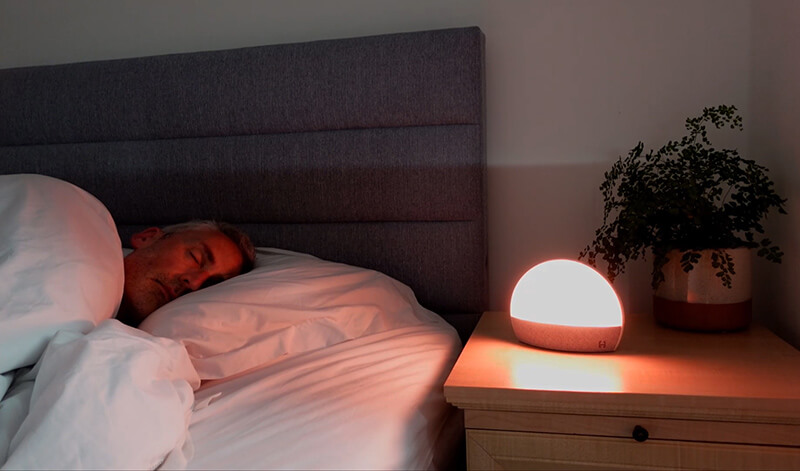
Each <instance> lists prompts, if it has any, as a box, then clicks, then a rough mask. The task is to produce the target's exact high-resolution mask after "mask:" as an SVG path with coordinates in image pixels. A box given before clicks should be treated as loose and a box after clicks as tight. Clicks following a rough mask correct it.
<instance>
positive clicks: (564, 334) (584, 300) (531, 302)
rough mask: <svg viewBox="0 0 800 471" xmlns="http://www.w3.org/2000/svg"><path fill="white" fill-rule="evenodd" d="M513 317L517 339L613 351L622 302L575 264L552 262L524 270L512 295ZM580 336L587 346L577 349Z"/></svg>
mask: <svg viewBox="0 0 800 471" xmlns="http://www.w3.org/2000/svg"><path fill="white" fill-rule="evenodd" d="M511 318H512V324H513V325H514V330H515V333H517V337H518V338H519V339H520V340H522V341H523V342H526V343H530V344H533V345H537V346H544V347H545V348H553V349H557V350H574V351H608V350H613V349H616V347H617V345H618V343H619V340H620V337H621V335H622V322H623V318H622V304H621V303H620V301H619V298H618V297H617V294H616V293H615V292H614V289H613V288H612V287H611V285H610V284H609V283H608V281H607V280H606V279H605V278H604V277H603V276H602V275H601V274H599V273H598V272H597V271H595V270H594V269H593V268H591V267H589V266H587V265H584V264H582V263H580V262H576V261H574V260H550V261H547V262H544V263H540V264H539V265H536V266H535V267H533V268H531V269H530V270H528V272H527V273H525V275H523V276H522V278H520V280H519V282H518V283H517V286H516V287H515V288H514V293H513V294H512V296H511ZM548 326H553V327H552V328H551V327H548ZM576 328H577V329H576ZM581 328H584V329H581ZM592 328H594V329H592ZM523 331H524V333H523ZM616 332H618V334H616ZM556 337H559V339H555V338H556ZM584 337H585V340H580V343H586V344H587V346H586V347H583V348H580V349H577V348H575V346H574V345H573V344H574V343H575V342H578V339H583V338H584ZM614 337H615V338H614ZM543 339H544V340H543ZM595 344H597V345H595ZM562 345H563V346H562Z"/></svg>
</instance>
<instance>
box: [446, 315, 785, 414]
mask: <svg viewBox="0 0 800 471" xmlns="http://www.w3.org/2000/svg"><path fill="white" fill-rule="evenodd" d="M445 396H446V397H447V399H448V401H450V402H451V403H453V404H455V405H457V406H459V407H462V408H465V409H484V410H516V411H546V412H563V413H586V414H612V415H617V414H625V413H635V414H637V415H646V416H657V417H681V418H687V417H688V418H692V417H698V418H716V419H721V420H748V421H751V420H755V421H766V422H776V421H777V422H785V423H797V424H800V352H798V351H797V350H796V349H795V348H794V347H792V346H791V345H789V344H787V343H786V342H784V341H783V340H781V339H779V338H778V337H777V336H775V335H774V334H773V333H771V332H770V331H768V330H767V329H765V328H763V327H761V326H758V325H753V326H752V327H751V328H750V329H748V330H746V331H742V332H735V333H724V334H705V333H687V332H680V331H676V330H671V329H667V328H663V327H660V326H658V325H657V324H656V323H655V321H654V320H653V318H652V317H651V316H646V315H629V316H627V317H626V319H625V326H624V331H623V337H622V341H621V343H620V346H619V348H618V349H617V351H616V352H613V353H590V354H586V353H565V352H556V351H550V350H543V349H538V348H535V347H531V346H528V345H526V344H523V343H521V342H519V341H518V340H517V339H516V337H515V336H514V332H513V330H512V328H511V322H510V319H509V315H508V313H503V312H489V313H485V314H484V315H483V316H482V318H481V321H480V323H479V324H478V326H477V328H476V329H475V332H474V333H473V335H472V337H470V339H469V341H468V342H467V345H466V346H465V348H464V351H463V352H462V353H461V356H460V357H459V359H458V362H457V363H456V365H455V366H454V368H453V370H452V372H451V373H450V376H449V378H448V379H447V382H446V383H445Z"/></svg>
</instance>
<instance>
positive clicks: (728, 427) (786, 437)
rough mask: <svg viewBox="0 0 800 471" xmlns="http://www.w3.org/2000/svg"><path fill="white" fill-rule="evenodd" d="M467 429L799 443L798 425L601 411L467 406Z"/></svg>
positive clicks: (688, 439) (714, 441)
mask: <svg viewBox="0 0 800 471" xmlns="http://www.w3.org/2000/svg"><path fill="white" fill-rule="evenodd" d="M464 424H465V426H466V428H469V429H483V430H503V431H516V432H540V433H559V434H576V435H591V436H598V437H608V438H627V439H629V440H633V439H634V429H636V428H637V426H638V427H639V431H644V432H646V436H644V437H641V436H640V437H639V438H640V439H642V438H644V439H646V440H677V441H687V442H709V443H728V444H730V443H734V444H744V445H775V446H793V447H797V446H798V444H800V425H787V424H763V423H747V422H717V421H711V420H702V421H701V420H677V419H658V418H634V417H609V416H601V415H575V414H549V413H536V412H505V411H484V410H467V411H465V415H464Z"/></svg>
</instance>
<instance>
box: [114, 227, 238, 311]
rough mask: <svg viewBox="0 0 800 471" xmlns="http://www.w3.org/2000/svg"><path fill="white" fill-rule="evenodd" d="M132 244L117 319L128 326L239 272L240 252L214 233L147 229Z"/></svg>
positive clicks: (224, 238)
mask: <svg viewBox="0 0 800 471" xmlns="http://www.w3.org/2000/svg"><path fill="white" fill-rule="evenodd" d="M131 245H132V246H133V248H134V251H133V252H131V253H130V254H129V255H128V256H127V257H125V288H124V291H123V295H122V304H121V306H120V309H119V313H118V314H117V319H119V320H120V321H122V322H124V323H126V324H128V325H132V326H137V325H139V323H141V322H142V321H143V320H144V319H145V318H146V317H147V316H148V315H150V313H152V312H153V311H155V310H156V309H158V308H159V307H161V306H163V305H164V304H166V303H168V302H170V301H172V300H173V299H175V298H177V297H178V296H181V295H183V294H186V293H188V292H191V291H196V290H198V289H200V288H203V287H206V286H209V285H212V284H215V283H219V282H220V281H223V280H227V279H228V278H231V277H234V276H236V275H238V274H239V273H240V272H241V269H242V262H243V259H242V254H241V252H240V251H239V248H238V247H237V246H236V244H235V243H234V242H233V241H232V240H231V239H229V238H228V237H227V236H225V234H223V233H221V232H219V231H217V230H214V229H200V230H188V231H180V232H173V233H169V234H165V233H164V232H162V231H161V230H160V229H158V228H156V227H151V228H149V229H145V230H144V231H142V232H139V233H137V234H134V235H133V237H131Z"/></svg>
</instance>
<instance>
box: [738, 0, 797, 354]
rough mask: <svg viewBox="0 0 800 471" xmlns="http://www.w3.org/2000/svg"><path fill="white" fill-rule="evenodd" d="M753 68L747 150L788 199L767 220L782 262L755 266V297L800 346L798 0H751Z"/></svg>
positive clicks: (770, 322)
mask: <svg viewBox="0 0 800 471" xmlns="http://www.w3.org/2000/svg"><path fill="white" fill-rule="evenodd" d="M752 69H753V74H752V76H753V80H752V90H751V96H750V99H751V109H752V117H753V119H752V121H753V123H754V125H753V128H752V132H751V136H752V139H751V141H750V148H749V149H750V155H751V156H752V157H753V158H755V159H758V160H759V161H760V162H762V163H763V164H764V165H767V166H768V167H769V168H770V170H771V175H772V176H773V177H774V180H775V184H776V186H777V188H778V190H779V191H780V193H782V194H783V195H784V196H786V197H788V198H789V202H788V205H787V211H788V212H789V215H788V216H781V217H780V218H772V219H771V220H770V221H768V224H767V229H768V230H769V231H770V235H771V236H773V239H774V240H775V241H776V242H777V243H778V244H779V245H780V246H781V248H782V249H783V252H784V254H785V255H784V260H783V263H781V264H780V265H773V264H768V263H766V262H763V263H759V264H757V265H756V273H755V274H756V275H757V278H756V284H755V288H756V291H755V293H754V296H755V297H754V302H755V303H756V308H757V310H758V311H759V312H760V313H761V314H762V319H763V320H764V321H765V322H766V323H767V325H769V326H770V327H771V328H772V329H773V330H775V331H776V332H778V333H779V334H780V335H781V336H783V337H784V338H786V339H787V340H789V341H790V342H792V343H793V344H794V345H795V346H798V347H800V243H798V242H799V241H800V133H799V132H798V128H799V127H800V2H798V1H796V0H758V1H754V2H753V65H752Z"/></svg>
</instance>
